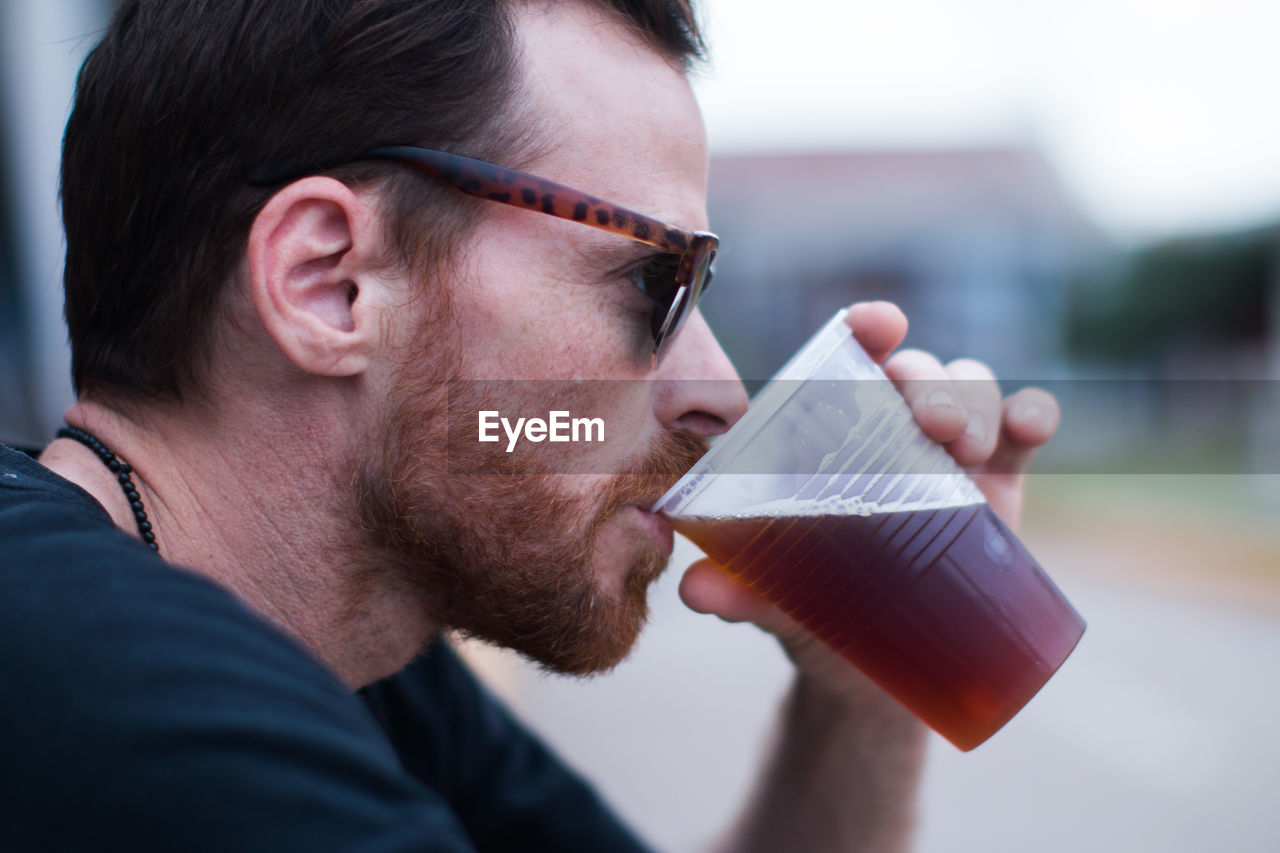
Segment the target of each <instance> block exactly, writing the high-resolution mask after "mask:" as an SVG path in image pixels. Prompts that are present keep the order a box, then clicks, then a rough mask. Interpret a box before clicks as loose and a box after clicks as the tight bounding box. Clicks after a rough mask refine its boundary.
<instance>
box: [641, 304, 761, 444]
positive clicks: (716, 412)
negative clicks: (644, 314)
mask: <svg viewBox="0 0 1280 853" xmlns="http://www.w3.org/2000/svg"><path fill="white" fill-rule="evenodd" d="M657 379H658V382H657V388H656V397H657V399H656V401H655V403H656V405H655V414H656V415H657V416H658V419H659V421H661V423H662V425H663V426H665V427H667V428H668V429H685V430H689V431H691V432H695V433H697V434H698V435H701V436H703V437H704V438H711V437H712V436H716V435H719V434H721V433H722V432H725V431H727V430H728V429H729V427H731V426H733V425H734V424H735V423H737V422H738V419H739V418H741V417H742V416H743V415H744V414H745V413H746V411H747V390H746V388H744V387H743V385H742V380H741V379H739V378H738V372H737V371H736V370H734V368H733V364H732V363H731V362H730V361H729V356H728V355H726V354H725V351H724V350H723V349H722V348H721V346H720V343H719V341H717V340H716V337H715V335H714V334H712V332H711V327H710V326H708V325H707V321H706V320H705V319H704V318H703V316H702V312H701V311H700V310H697V309H695V310H694V311H693V313H692V314H691V315H690V316H689V319H687V320H686V321H685V326H684V328H683V329H681V330H680V334H679V335H677V336H676V337H675V339H674V340H672V341H670V342H669V343H668V344H667V352H665V353H664V354H663V358H662V362H661V363H660V364H659V366H658V376H657Z"/></svg>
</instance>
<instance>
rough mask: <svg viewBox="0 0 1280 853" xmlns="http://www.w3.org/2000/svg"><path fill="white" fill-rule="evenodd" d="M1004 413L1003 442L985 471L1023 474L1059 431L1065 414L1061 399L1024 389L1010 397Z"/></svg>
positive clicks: (1046, 393) (1038, 390)
mask: <svg viewBox="0 0 1280 853" xmlns="http://www.w3.org/2000/svg"><path fill="white" fill-rule="evenodd" d="M1003 412H1004V415H1003V428H1002V429H1001V431H1000V441H999V443H998V444H997V445H996V450H995V453H994V454H992V456H991V458H990V459H988V460H987V462H986V464H985V465H984V466H983V469H984V470H985V471H986V472H987V473H991V474H1021V473H1022V472H1023V471H1026V470H1027V467H1028V466H1029V465H1030V464H1031V460H1032V459H1033V458H1035V455H1036V451H1037V450H1039V449H1040V447H1041V446H1043V445H1044V444H1045V442H1047V441H1048V440H1049V439H1051V438H1053V434H1054V433H1055V432H1057V431H1058V425H1059V424H1060V423H1061V421H1062V413H1061V411H1060V410H1059V408H1058V401H1057V399H1055V398H1054V396H1053V395H1052V394H1050V393H1049V392H1048V391H1044V390H1042V389H1040V388H1023V389H1022V390H1021V391H1019V392H1018V393H1016V394H1012V395H1010V396H1009V397H1008V399H1006V400H1005V401H1004V406H1003Z"/></svg>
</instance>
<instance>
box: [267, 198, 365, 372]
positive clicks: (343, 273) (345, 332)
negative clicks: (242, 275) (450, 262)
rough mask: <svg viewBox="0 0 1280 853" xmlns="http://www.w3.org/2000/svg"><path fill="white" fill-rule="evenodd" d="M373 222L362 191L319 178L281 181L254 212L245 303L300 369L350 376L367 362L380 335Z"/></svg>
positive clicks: (288, 357) (281, 349)
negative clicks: (250, 304) (283, 183)
mask: <svg viewBox="0 0 1280 853" xmlns="http://www.w3.org/2000/svg"><path fill="white" fill-rule="evenodd" d="M377 226H378V223H377V218H376V216H375V214H374V210H373V208H372V206H371V204H370V202H369V201H368V200H367V197H366V198H362V197H361V196H358V195H356V194H355V193H354V192H352V190H351V189H350V188H349V187H347V186H346V185H345V184H343V183H342V182H341V181H336V180H334V179H332V178H323V177H311V178H303V179H302V180H299V181H295V182H294V183H292V184H289V185H288V186H287V187H285V188H284V189H282V190H280V191H279V192H278V193H276V194H275V195H274V196H272V197H271V199H270V200H269V201H268V202H267V203H266V205H265V206H264V207H263V208H262V210H261V211H260V212H259V213H258V215H257V217H256V218H255V219H254V221H253V225H252V226H251V227H250V229H249V242H248V248H247V258H246V260H247V264H248V273H249V281H248V286H249V291H250V296H251V298H252V301H253V307H254V310H255V311H256V312H257V315H258V318H259V319H260V320H261V322H262V325H263V327H264V328H265V329H266V331H267V334H268V335H270V336H271V339H272V340H273V341H274V342H275V344H276V346H277V347H278V348H279V349H280V351H281V353H283V354H284V356H285V357H286V358H287V359H289V361H290V362H292V363H293V364H294V365H295V366H296V367H298V368H300V369H301V370H304V371H306V372H308V373H313V374H317V375H322V376H353V375H356V374H358V373H361V372H363V371H364V370H365V369H366V368H367V367H368V365H369V363H370V360H371V357H372V354H373V352H374V350H375V349H376V347H377V344H378V339H379V335H380V324H379V315H380V312H379V310H378V306H379V304H380V303H381V302H382V300H381V299H380V298H379V295H377V294H375V293H374V292H373V291H376V290H377V289H378V288H379V285H378V284H377V279H376V278H375V277H374V276H373V275H372V273H373V271H374V270H373V267H372V262H373V261H374V260H375V259H376V258H377V257H378V256H379V254H380V250H381V235H380V232H379V231H378V227H377Z"/></svg>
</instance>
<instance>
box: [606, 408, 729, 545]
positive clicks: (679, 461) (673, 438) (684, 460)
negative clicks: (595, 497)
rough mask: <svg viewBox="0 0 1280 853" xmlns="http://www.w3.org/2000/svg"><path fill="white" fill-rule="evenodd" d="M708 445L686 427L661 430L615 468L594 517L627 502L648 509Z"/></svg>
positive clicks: (702, 438) (610, 511) (702, 453)
mask: <svg viewBox="0 0 1280 853" xmlns="http://www.w3.org/2000/svg"><path fill="white" fill-rule="evenodd" d="M710 446H711V444H710V442H709V441H707V439H706V438H705V437H703V436H701V435H699V434H697V433H696V432H691V431H689V430H683V429H678V430H667V431H666V432H664V433H661V434H660V435H658V436H657V437H656V438H655V439H654V441H653V447H652V448H651V449H650V450H649V451H648V452H646V453H644V454H643V455H641V457H640V459H639V460H637V461H636V462H634V463H632V464H629V465H627V466H625V467H624V468H623V469H622V470H621V471H619V472H618V474H617V475H616V477H615V479H614V482H613V484H612V485H611V486H610V488H609V492H608V494H607V495H606V497H605V500H604V505H603V507H602V509H601V511H600V513H599V515H598V516H597V518H598V519H599V520H600V522H601V523H603V520H605V519H608V518H610V517H611V516H613V515H614V514H615V513H616V512H618V510H620V509H622V508H623V507H628V506H635V505H640V506H643V507H644V508H645V509H648V508H649V506H650V505H652V504H653V503H654V502H655V501H657V500H658V498H660V497H662V495H663V494H664V493H665V492H666V491H667V489H669V488H671V487H672V486H674V485H675V484H676V482H677V481H678V480H679V479H680V478H681V477H683V476H684V475H685V473H686V472H687V471H688V470H689V469H690V468H692V467H693V465H694V463H696V462H697V461H698V460H699V459H701V458H702V457H703V456H705V455H706V452H707V450H708V448H709V447H710Z"/></svg>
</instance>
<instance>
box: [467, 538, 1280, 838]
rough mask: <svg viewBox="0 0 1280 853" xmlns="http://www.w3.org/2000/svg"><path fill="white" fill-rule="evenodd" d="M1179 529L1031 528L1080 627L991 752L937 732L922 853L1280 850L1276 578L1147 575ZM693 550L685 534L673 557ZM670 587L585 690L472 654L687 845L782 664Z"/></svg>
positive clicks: (536, 718)
mask: <svg viewBox="0 0 1280 853" xmlns="http://www.w3.org/2000/svg"><path fill="white" fill-rule="evenodd" d="M1168 539H1169V541H1163V540H1160V539H1148V538H1145V536H1144V539H1143V540H1142V541H1133V537H1132V536H1130V537H1129V540H1127V541H1128V544H1129V545H1130V546H1132V547H1128V548H1126V547H1120V546H1119V545H1118V544H1117V543H1116V542H1114V541H1109V540H1108V538H1107V537H1106V536H1102V537H1093V538H1089V539H1085V538H1083V537H1078V536H1074V535H1069V534H1063V533H1061V532H1059V533H1058V535H1055V536H1048V535H1039V536H1033V535H1032V534H1028V540H1027V541H1028V545H1029V546H1030V547H1031V550H1032V551H1033V553H1036V554H1037V556H1038V557H1039V559H1040V560H1041V562H1042V563H1043V564H1044V565H1045V566H1046V567H1048V568H1049V570H1050V572H1051V573H1052V574H1053V575H1054V576H1055V579H1057V580H1058V582H1059V584H1060V585H1061V586H1062V588H1063V590H1064V591H1065V592H1066V593H1067V595H1068V597H1070V598H1071V599H1072V601H1073V602H1074V603H1075V604H1076V605H1077V607H1078V609H1079V610H1080V612H1081V613H1082V614H1083V615H1084V616H1085V618H1086V619H1087V620H1088V622H1089V629H1088V631H1087V632H1086V634H1085V637H1084V639H1083V640H1082V642H1081V645H1080V647H1079V648H1078V649H1077V650H1076V652H1075V654H1074V655H1073V656H1072V658H1071V659H1069V660H1068V662H1067V663H1066V665H1065V666H1064V667H1063V669H1062V670H1061V671H1060V672H1059V674H1058V675H1057V676H1056V677H1055V678H1054V679H1053V680H1052V681H1051V682H1050V683H1049V685H1048V686H1047V687H1046V688H1045V690H1044V691H1042V693H1041V694H1040V695H1039V696H1037V697H1036V698H1035V699H1034V700H1033V701H1032V702H1031V704H1030V705H1029V706H1028V707H1027V708H1026V709H1025V710H1024V711H1023V712H1022V713H1021V714H1020V715H1019V716H1018V717H1017V718H1015V720H1014V721H1013V722H1012V723H1010V724H1009V725H1008V726H1007V727H1006V728H1005V729H1004V730H1003V731H1002V732H1000V733H999V734H997V735H996V736H995V737H994V738H993V739H992V740H991V741H989V742H988V743H987V744H985V745H983V746H981V747H979V748H978V749H977V750H975V751H973V752H971V753H967V754H965V753H960V752H958V751H957V750H955V748H954V747H952V746H951V745H949V744H948V743H946V742H945V741H943V740H941V739H940V738H934V742H933V743H932V744H931V755H930V765H929V770H928V774H927V778H926V783H925V789H924V793H923V809H922V822H921V826H920V836H919V843H918V846H917V849H918V851H919V853H943V851H947V853H966V851H974V852H975V853H977V851H982V853H1003V851H1009V853H1014V851H1017V853H1027V851H1035V853H1060V852H1061V853H1066V851H1072V853H1077V851H1080V850H1091V851H1104V853H1109V851H1124V853H1143V851H1152V852H1153V853H1155V851H1159V853H1193V851H1194V853H1201V851H1243V852H1244V853H1253V851H1273V850H1280V809H1277V808H1276V799H1277V795H1280V735H1278V734H1277V732H1276V726H1275V719H1276V717H1277V714H1280V618H1277V617H1278V615H1280V611H1277V610H1276V609H1274V604H1273V603H1272V602H1274V601H1275V589H1274V586H1267V587H1265V588H1263V587H1257V594H1256V595H1253V596H1249V595H1244V596H1242V595H1240V594H1239V593H1240V590H1239V589H1236V594H1235V595H1233V596H1230V597H1228V598H1223V597H1221V596H1215V595H1210V594H1208V593H1203V592H1201V591H1198V589H1197V588H1196V587H1195V586H1194V585H1190V586H1188V585H1185V584H1183V585H1177V584H1174V585H1169V586H1166V587H1161V586H1160V585H1153V584H1152V583H1150V582H1149V577H1150V575H1151V574H1152V573H1153V572H1158V570H1159V569H1160V568H1161V560H1162V556H1161V555H1162V552H1163V551H1166V550H1168V549H1169V548H1170V547H1171V543H1176V542H1178V541H1179V540H1177V539H1176V538H1175V537H1172V536H1170V537H1168ZM1085 542H1087V543H1088V544H1083V543H1085ZM1176 547H1178V548H1179V551H1180V554H1179V555H1178V556H1180V557H1181V558H1182V559H1184V560H1185V559H1186V557H1187V554H1186V548H1185V547H1183V546H1181V545H1178V546H1176ZM1276 554H1280V551H1277V552H1276ZM695 556H696V552H695V551H694V550H693V548H692V546H690V545H688V543H683V542H682V543H681V544H680V545H679V546H678V549H677V554H676V558H675V560H674V561H673V566H675V567H683V566H685V565H687V564H688V563H689V562H691V561H692V559H693V558H694V557H695ZM1173 558H1174V556H1173V555H1170V556H1169V559H1170V560H1173ZM1135 560H1137V561H1145V562H1148V563H1150V565H1137V564H1135V562H1134V561H1135ZM1277 562H1280V560H1277ZM678 581H679V571H678V570H677V569H674V568H673V570H672V571H671V572H669V573H668V575H667V576H666V577H665V578H664V579H663V580H662V581H661V582H660V583H659V585H658V587H657V588H655V591H654V595H653V601H654V619H653V624H652V625H651V626H650V627H649V628H648V629H647V632H646V634H645V635H644V637H643V638H642V640H641V643H640V646H639V647H638V649H637V651H636V653H635V654H634V656H633V657H632V658H631V659H630V660H629V661H628V662H626V663H625V664H624V665H623V666H622V667H620V668H619V670H618V671H616V672H615V673H613V674H611V675H609V676H607V677H603V678H597V679H595V680H593V681H591V682H588V683H582V682H575V681H569V680H566V679H562V678H554V677H544V676H541V675H538V674H536V673H535V672H534V671H532V670H531V669H529V668H528V667H526V666H525V665H523V664H521V663H520V662H518V661H516V660H514V659H513V658H511V657H508V656H499V655H495V654H494V653H482V654H481V655H480V656H479V657H480V660H481V665H482V667H483V668H484V669H485V671H486V673H487V674H488V675H489V676H490V677H491V678H493V679H495V680H496V682H497V684H498V685H499V689H500V692H502V693H504V694H505V695H506V696H507V697H508V698H509V700H510V701H511V702H512V703H513V704H514V705H515V706H516V707H517V709H518V711H519V712H520V713H521V714H522V715H524V716H525V717H526V719H529V720H531V721H533V722H534V724H535V725H536V727H537V728H538V729H539V730H541V731H542V732H543V733H544V734H545V736H546V737H547V738H548V739H549V740H551V741H552V742H553V743H554V744H555V745H556V746H557V747H558V748H560V750H561V751H562V752H563V753H564V754H565V755H566V756H567V757H568V758H569V759H570V760H571V761H572V762H573V763H575V764H576V765H577V766H579V767H580V768H582V769H583V770H584V771H586V772H587V773H588V774H589V775H590V776H591V777H592V778H593V779H595V780H596V781H597V783H598V784H599V786H600V787H601V788H602V790H603V791H604V792H605V793H606V795H607V796H608V798H609V799H610V800H611V801H612V802H613V803H614V804H615V805H616V806H617V807H618V809H619V810H620V811H621V812H622V813H623V814H624V815H626V816H627V817H628V818H629V819H630V820H631V821H632V822H633V823H634V824H635V825H636V826H637V827H641V828H642V829H643V831H644V832H645V834H646V835H647V836H648V837H649V838H650V839H651V840H652V841H653V842H654V843H655V844H657V845H659V846H660V848H661V849H664V850H672V851H686V850H697V849H702V848H703V847H704V846H705V842H706V841H707V840H708V839H709V838H710V837H711V836H712V835H713V833H714V832H715V831H716V830H717V828H718V827H720V826H723V825H724V824H725V823H726V822H727V821H728V820H729V819H730V815H731V814H732V813H733V810H734V807H735V806H736V804H737V803H739V802H741V800H742V798H743V797H744V796H745V794H746V789H747V787H748V785H749V783H750V779H751V773H752V769H753V768H754V766H755V763H756V761H757V760H758V757H759V755H760V753H761V750H762V748H763V744H764V742H765V740H766V738H767V735H768V732H769V728H770V724H771V721H772V713H773V707H774V703H775V702H776V700H777V698H778V697H779V696H780V694H781V693H782V691H783V690H784V689H785V685H786V683H787V679H788V669H787V664H786V663H785V661H784V660H783V658H782V656H781V654H780V653H779V652H778V651H777V650H776V648H775V647H774V644H773V642H772V641H771V640H770V639H769V638H767V637H765V636H763V635H761V634H760V633H759V632H758V631H756V630H755V629H754V628H752V627H749V626H729V625H724V624H722V623H720V622H719V621H718V620H716V619H714V618H707V617H700V616H697V615H696V614H693V613H691V612H689V611H687V610H686V609H685V608H684V607H683V605H681V604H680V603H679V601H678V599H677V597H676V585H677V583H678Z"/></svg>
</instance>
